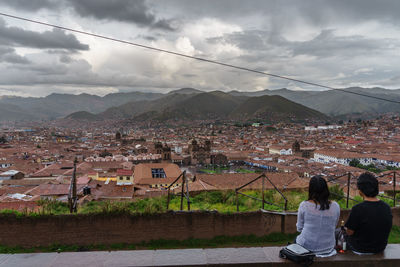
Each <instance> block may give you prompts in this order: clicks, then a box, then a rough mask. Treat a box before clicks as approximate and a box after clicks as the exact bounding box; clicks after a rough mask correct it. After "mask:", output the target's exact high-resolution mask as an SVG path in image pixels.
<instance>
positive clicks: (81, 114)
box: [66, 111, 99, 121]
mask: <svg viewBox="0 0 400 267" xmlns="http://www.w3.org/2000/svg"><path fill="white" fill-rule="evenodd" d="M66 119H72V120H86V121H94V120H98V119H99V117H98V116H96V115H95V114H93V113H90V112H87V111H78V112H74V113H72V114H70V115H68V116H67V117H66Z"/></svg>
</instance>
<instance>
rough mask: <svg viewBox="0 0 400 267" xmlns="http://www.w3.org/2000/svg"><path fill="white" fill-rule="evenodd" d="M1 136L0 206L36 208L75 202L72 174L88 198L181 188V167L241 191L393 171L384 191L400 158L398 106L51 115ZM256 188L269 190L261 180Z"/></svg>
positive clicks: (190, 177) (209, 187)
mask: <svg viewBox="0 0 400 267" xmlns="http://www.w3.org/2000/svg"><path fill="white" fill-rule="evenodd" d="M0 136H1V139H0V140H1V142H0V183H1V187H0V201H1V204H0V208H1V209H13V210H19V211H23V210H32V211H34V210H38V209H39V205H40V201H43V200H56V201H61V202H67V201H68V197H69V196H70V194H71V188H72V187H71V186H72V182H71V181H72V180H73V177H74V181H75V183H76V192H77V201H78V202H77V203H78V205H81V204H84V203H87V202H91V201H102V200H109V201H135V200H138V199H143V198H153V197H159V196H163V195H165V194H167V191H171V192H172V193H173V194H180V193H181V192H180V190H181V185H182V181H183V180H182V179H177V178H179V177H180V175H181V174H182V173H185V182H186V183H187V187H188V188H187V190H188V191H190V192H191V194H195V193H199V192H204V191H216V190H235V189H236V188H238V187H240V186H242V185H245V184H246V183H248V182H250V181H252V180H254V179H255V178H256V177H258V176H259V175H260V174H262V173H265V174H266V176H267V177H268V178H269V179H270V181H271V183H270V184H268V185H265V186H266V188H271V189H273V186H276V187H277V188H278V189H280V190H283V191H287V190H303V189H306V188H307V187H308V179H309V178H310V177H312V176H314V175H323V176H324V177H326V178H327V179H328V181H329V180H331V183H332V185H333V183H338V184H339V186H340V187H341V188H342V189H344V191H346V188H345V187H346V181H347V180H346V177H347V174H348V173H352V174H353V175H355V176H356V175H357V174H360V173H362V172H364V171H365V170H369V171H372V172H375V173H377V174H379V175H385V174H387V175H388V176H387V179H383V180H382V181H381V183H382V185H381V190H382V191H384V190H392V188H393V181H392V180H393V179H392V178H393V177H392V176H393V171H394V170H397V169H398V168H399V167H400V146H399V142H400V118H399V117H397V116H392V115H391V116H389V115H386V116H381V117H379V118H377V119H372V120H357V121H346V122H343V121H341V122H340V123H338V124H335V125H317V124H315V125H308V126H305V125H304V124H296V123H292V124H290V123H277V124H268V125H267V124H262V123H252V124H233V123H226V122H213V123H212V122H211V123H210V122H199V121H196V122H193V123H189V122H188V123H187V125H185V126H182V125H176V126H171V125H167V126H166V125H165V124H160V125H156V124H155V125H154V126H144V125H132V127H126V126H125V127H121V128H115V129H111V128H110V129H105V128H104V127H103V128H96V126H93V125H90V123H88V124H86V125H84V126H80V127H76V128H65V127H57V126H52V125H49V123H43V125H42V126H37V127H31V128H26V127H25V128H24V127H16V126H12V127H8V128H7V126H3V128H2V129H1V132H0ZM74 168H75V169H74ZM341 176H345V177H344V178H340V177H341ZM335 177H339V178H340V179H334V178H335ZM341 179H342V180H343V181H342V182H340V181H341ZM248 189H261V183H260V182H259V183H254V184H251V185H249V186H248ZM352 195H354V192H352Z"/></svg>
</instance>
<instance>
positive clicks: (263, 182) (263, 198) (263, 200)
mask: <svg viewBox="0 0 400 267" xmlns="http://www.w3.org/2000/svg"><path fill="white" fill-rule="evenodd" d="M264 184H265V177H264V176H263V177H262V209H264V202H265V197H264V190H265V186H264Z"/></svg>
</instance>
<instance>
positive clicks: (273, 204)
mask: <svg viewBox="0 0 400 267" xmlns="http://www.w3.org/2000/svg"><path fill="white" fill-rule="evenodd" d="M259 179H262V189H261V190H262V199H260V198H257V197H253V196H250V195H246V194H244V193H242V192H239V190H241V189H243V188H244V187H246V186H248V185H250V184H252V183H254V182H256V181H258V180H259ZM266 181H268V182H269V183H270V184H271V185H272V186H273V187H274V189H275V191H277V192H278V193H279V194H280V195H281V196H282V197H283V199H284V201H285V204H284V206H283V207H282V206H280V205H278V204H275V203H271V202H269V201H266V200H265V182H266ZM235 193H236V211H239V195H242V196H245V197H248V198H251V199H254V200H258V201H261V203H262V205H261V207H262V209H264V206H265V203H266V204H268V205H272V206H275V207H278V208H281V209H283V210H284V211H286V210H287V203H288V200H287V198H286V197H285V195H284V194H283V193H282V192H281V191H280V190H279V189H278V188H277V187H276V186H275V184H274V183H273V182H272V181H271V180H270V179H269V178H268V176H267V175H265V173H263V174H261V175H260V176H258V177H257V178H255V179H254V180H251V181H250V182H248V183H246V184H244V185H242V186H240V187H238V188H236V189H235Z"/></svg>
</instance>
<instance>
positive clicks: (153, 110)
mask: <svg viewBox="0 0 400 267" xmlns="http://www.w3.org/2000/svg"><path fill="white" fill-rule="evenodd" d="M98 117H101V118H112V117H114V118H132V119H134V120H138V121H144V120H150V119H151V120H158V121H167V120H214V119H231V120H232V119H233V120H251V119H261V120H264V121H266V120H267V121H277V120H278V119H279V120H280V121H289V120H297V121H298V120H304V119H327V118H328V117H327V116H325V115H323V114H321V113H320V112H318V111H315V110H312V109H310V108H307V107H304V106H302V105H300V104H297V103H294V102H292V101H290V100H287V99H285V98H283V97H280V96H262V97H246V96H233V95H231V94H228V93H224V92H221V91H214V92H208V93H199V94H190V95H187V94H173V95H167V96H165V97H163V98H160V99H157V100H153V101H146V102H141V103H136V105H135V103H127V104H125V105H122V106H120V107H114V108H110V109H108V110H107V111H105V112H103V113H101V114H99V115H98Z"/></svg>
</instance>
